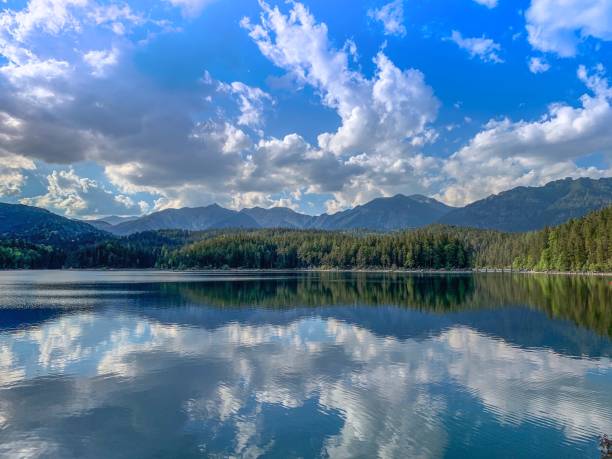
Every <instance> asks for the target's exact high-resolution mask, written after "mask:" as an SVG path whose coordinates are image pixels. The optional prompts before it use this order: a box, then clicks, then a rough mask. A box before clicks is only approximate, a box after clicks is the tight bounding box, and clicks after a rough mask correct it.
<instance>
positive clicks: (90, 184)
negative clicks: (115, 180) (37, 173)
mask: <svg viewBox="0 0 612 459" xmlns="http://www.w3.org/2000/svg"><path fill="white" fill-rule="evenodd" d="M47 182H48V186H47V193H46V194H44V195H41V196H36V197H33V198H23V199H21V200H20V202H21V203H22V204H28V205H34V206H38V207H45V208H47V209H52V210H54V211H56V212H59V213H61V214H64V215H67V216H69V217H89V216H95V215H111V214H118V215H134V214H140V213H141V211H142V207H141V206H140V205H139V204H136V203H134V201H133V200H132V199H131V198H130V197H128V196H124V195H115V194H113V193H112V192H110V191H108V190H106V189H104V187H103V186H102V185H100V184H99V183H98V182H96V181H95V180H91V179H89V178H84V177H79V176H78V175H77V174H76V173H75V171H74V170H73V169H69V170H62V171H56V170H54V171H53V172H52V173H51V174H50V175H48V176H47Z"/></svg>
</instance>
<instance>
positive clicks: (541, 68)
mask: <svg viewBox="0 0 612 459" xmlns="http://www.w3.org/2000/svg"><path fill="white" fill-rule="evenodd" d="M527 64H528V66H529V71H530V72H531V73H544V72H548V71H549V70H550V64H549V63H548V62H546V61H545V60H544V59H543V58H541V57H531V58H530V59H529V61H528V62H527Z"/></svg>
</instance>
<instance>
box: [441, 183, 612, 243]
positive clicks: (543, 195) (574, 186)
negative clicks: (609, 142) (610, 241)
mask: <svg viewBox="0 0 612 459" xmlns="http://www.w3.org/2000/svg"><path fill="white" fill-rule="evenodd" d="M610 204H612V178H602V179H599V180H594V179H587V178H581V179H577V180H572V179H564V180H558V181H555V182H550V183H548V184H547V185H545V186H543V187H518V188H514V189H512V190H509V191H504V192H503V193H500V194H497V195H493V196H489V197H488V198H485V199H482V200H480V201H476V202H474V203H472V204H469V205H467V206H465V207H462V208H459V209H455V210H453V211H452V212H449V213H448V214H446V215H445V216H443V217H442V218H441V219H440V220H439V222H440V223H445V224H450V225H459V226H471V227H475V228H490V229H497V230H501V231H531V230H536V229H540V228H543V227H545V226H554V225H559V224H561V223H564V222H566V221H567V220H569V219H570V218H576V217H582V216H583V215H586V214H587V213H589V212H591V211H593V210H597V209H601V208H602V207H605V206H607V205H610Z"/></svg>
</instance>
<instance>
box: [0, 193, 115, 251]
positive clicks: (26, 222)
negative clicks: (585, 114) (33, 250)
mask: <svg viewBox="0 0 612 459" xmlns="http://www.w3.org/2000/svg"><path fill="white" fill-rule="evenodd" d="M104 234H105V233H103V232H102V231H100V230H99V229H97V228H94V227H93V226H91V225H89V224H87V223H85V222H82V221H78V220H70V219H69V218H65V217H62V216H60V215H57V214H54V213H52V212H49V211H48V210H45V209H41V208H38V207H32V206H26V205H22V204H4V203H0V238H2V239H12V238H19V239H26V240H29V241H31V242H35V243H40V244H66V243H70V242H73V241H83V240H92V241H93V240H95V239H96V238H99V237H102V236H104Z"/></svg>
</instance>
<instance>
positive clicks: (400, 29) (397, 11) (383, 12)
mask: <svg viewBox="0 0 612 459" xmlns="http://www.w3.org/2000/svg"><path fill="white" fill-rule="evenodd" d="M368 16H370V17H371V18H372V19H375V20H377V21H379V22H381V23H382V25H383V28H384V31H385V35H397V36H399V37H404V36H406V27H405V26H404V0H395V1H393V2H391V3H387V4H386V5H384V6H382V7H380V8H378V9H371V10H369V11H368Z"/></svg>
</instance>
